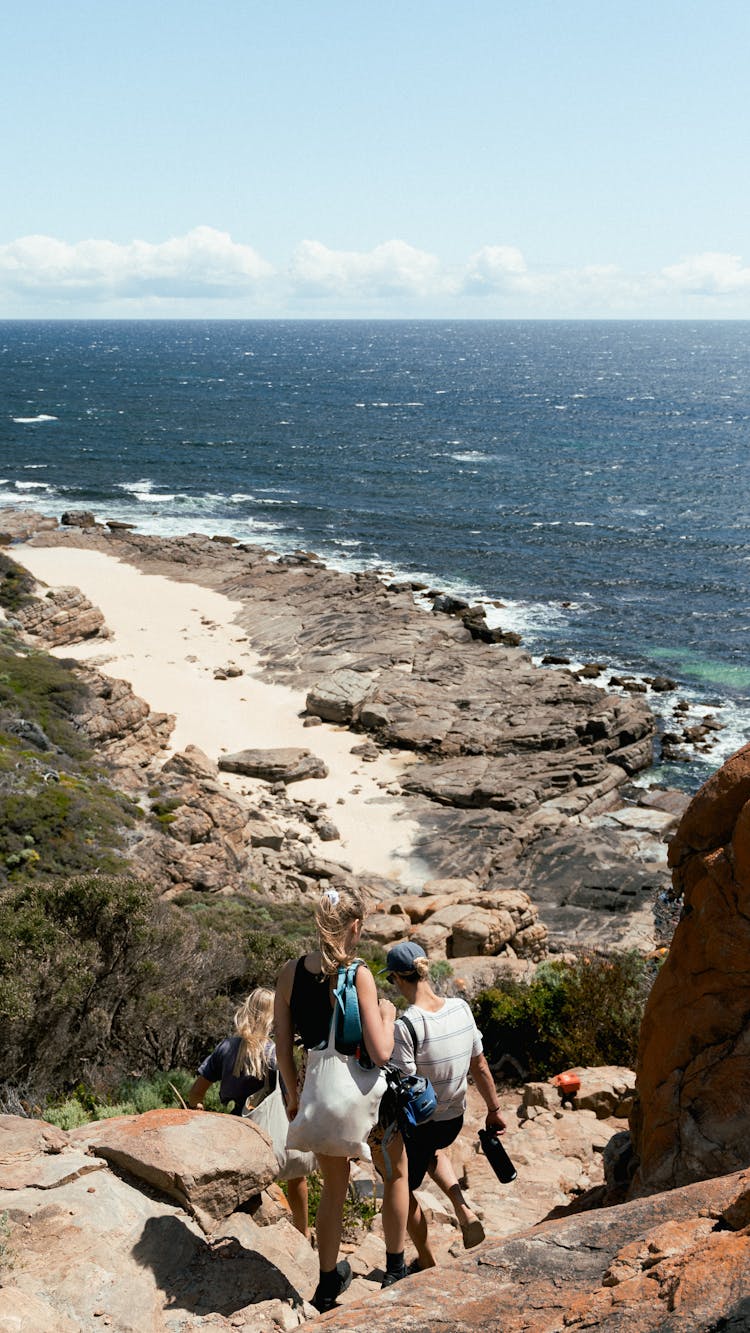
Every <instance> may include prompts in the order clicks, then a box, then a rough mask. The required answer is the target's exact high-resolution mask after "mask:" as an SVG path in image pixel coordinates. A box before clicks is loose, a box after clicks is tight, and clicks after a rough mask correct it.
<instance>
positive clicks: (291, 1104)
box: [285, 1097, 299, 1120]
mask: <svg viewBox="0 0 750 1333" xmlns="http://www.w3.org/2000/svg"><path fill="white" fill-rule="evenodd" d="M285 1108H286V1118H287V1120H293V1119H294V1117H295V1116H296V1114H297V1112H298V1110H299V1102H298V1100H297V1098H296V1097H289V1098H287V1101H286V1102H285Z"/></svg>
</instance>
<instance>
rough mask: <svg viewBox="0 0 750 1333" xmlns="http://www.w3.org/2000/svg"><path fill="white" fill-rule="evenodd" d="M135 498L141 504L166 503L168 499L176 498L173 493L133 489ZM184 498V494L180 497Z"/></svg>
mask: <svg viewBox="0 0 750 1333" xmlns="http://www.w3.org/2000/svg"><path fill="white" fill-rule="evenodd" d="M133 494H134V496H135V498H136V500H140V501H141V503H142V504H166V503H167V501H169V500H174V499H176V496H174V495H155V494H154V492H153V491H133ZM180 498H181V499H184V498H185V497H184V496H181V497H180Z"/></svg>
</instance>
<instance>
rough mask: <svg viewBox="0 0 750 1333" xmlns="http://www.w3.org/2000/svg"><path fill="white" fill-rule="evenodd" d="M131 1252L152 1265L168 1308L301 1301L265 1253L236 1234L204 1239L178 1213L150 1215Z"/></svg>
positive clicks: (223, 1308) (204, 1311)
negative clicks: (239, 1239) (241, 1240)
mask: <svg viewBox="0 0 750 1333" xmlns="http://www.w3.org/2000/svg"><path fill="white" fill-rule="evenodd" d="M133 1257H134V1258H135V1259H136V1260H137V1262H138V1263H139V1264H140V1265H141V1266H142V1267H143V1268H150V1269H151V1271H152V1273H153V1275H154V1279H155V1281H156V1284H157V1286H158V1287H159V1288H160V1289H161V1290H162V1291H163V1292H164V1293H165V1296H166V1298H167V1300H166V1306H167V1308H168V1309H181V1310H187V1311H189V1312H190V1313H191V1314H195V1315H208V1314H220V1315H227V1316H228V1315H232V1314H234V1313H235V1311H237V1310H242V1309H244V1307H245V1306H247V1305H254V1304H256V1303H257V1302H259V1301H269V1300H274V1299H278V1300H282V1301H290V1302H292V1303H293V1304H299V1303H300V1302H301V1301H302V1296H301V1294H300V1293H299V1292H298V1291H297V1290H296V1288H295V1287H293V1286H292V1284H291V1283H290V1282H289V1280H288V1279H287V1278H286V1277H285V1276H284V1274H283V1273H282V1272H281V1270H280V1269H279V1268H277V1267H276V1265H275V1264H273V1263H271V1262H270V1260H268V1259H267V1258H265V1257H264V1255H262V1254H259V1253H258V1252H257V1251H255V1250H252V1249H247V1248H246V1247H245V1246H244V1245H242V1244H241V1243H240V1242H239V1241H238V1240H237V1239H235V1238H234V1237H226V1238H224V1239H220V1240H216V1241H214V1242H213V1243H210V1242H208V1241H205V1240H203V1239H202V1238H201V1237H199V1236H196V1235H195V1234H194V1233H193V1232H192V1231H191V1230H190V1229H189V1227H187V1226H186V1225H185V1223H184V1222H182V1221H181V1220H180V1219H179V1218H177V1217H152V1218H149V1220H148V1221H147V1222H146V1225H145V1226H144V1228H143V1234H142V1236H141V1239H140V1240H139V1241H138V1243H137V1244H136V1245H135V1246H134V1247H133Z"/></svg>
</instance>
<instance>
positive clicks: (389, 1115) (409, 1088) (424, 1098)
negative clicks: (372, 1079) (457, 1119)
mask: <svg viewBox="0 0 750 1333" xmlns="http://www.w3.org/2000/svg"><path fill="white" fill-rule="evenodd" d="M396 1021H397V1022H398V1023H403V1025H404V1027H405V1028H406V1029H407V1031H408V1032H410V1033H411V1039H412V1044H413V1046H414V1055H415V1058H416V1054H417V1048H418V1045H419V1041H418V1038H417V1034H416V1031H415V1028H414V1024H413V1023H412V1021H411V1019H410V1018H407V1017H406V1015H405V1014H404V1015H402V1016H401V1017H400V1018H398V1019H397V1020H396ZM385 1077H386V1090H385V1093H384V1094H383V1100H382V1102H381V1103H380V1114H379V1116H378V1123H379V1124H380V1126H381V1128H382V1129H383V1131H384V1132H383V1142H382V1149H383V1159H384V1161H385V1172H386V1178H387V1179H388V1180H390V1179H391V1174H392V1169H391V1161H390V1158H389V1156H388V1144H389V1143H390V1141H391V1139H392V1138H393V1136H394V1134H395V1133H396V1132H398V1133H400V1134H401V1136H402V1138H403V1139H404V1142H407V1141H408V1139H409V1137H410V1135H412V1134H413V1133H414V1130H415V1129H416V1128H417V1126H418V1125H423V1124H424V1123H425V1122H426V1121H427V1120H431V1119H432V1117H433V1115H434V1114H435V1111H436V1109H437V1096H436V1094H435V1089H434V1088H433V1086H432V1084H431V1082H430V1080H429V1079H428V1078H425V1077H423V1075H422V1074H405V1073H404V1072H403V1070H401V1069H398V1068H397V1067H396V1065H394V1064H387V1065H386V1066H385Z"/></svg>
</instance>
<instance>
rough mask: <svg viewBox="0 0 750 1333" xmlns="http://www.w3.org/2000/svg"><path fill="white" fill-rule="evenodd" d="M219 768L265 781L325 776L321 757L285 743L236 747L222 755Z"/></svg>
mask: <svg viewBox="0 0 750 1333" xmlns="http://www.w3.org/2000/svg"><path fill="white" fill-rule="evenodd" d="M219 768H220V769H222V770H223V771H224V772H225V773H242V774H243V775H244V776H245V777H248V778H261V779H262V781H264V782H284V783H289V782H303V781H304V780H305V779H306V778H327V777H328V769H327V768H326V766H325V764H324V763H323V760H322V759H318V758H317V757H316V755H314V754H311V752H310V751H309V750H305V749H301V748H294V747H287V748H286V749H279V750H238V751H237V753H236V754H226V755H222V756H221V758H220V759H219Z"/></svg>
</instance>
